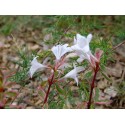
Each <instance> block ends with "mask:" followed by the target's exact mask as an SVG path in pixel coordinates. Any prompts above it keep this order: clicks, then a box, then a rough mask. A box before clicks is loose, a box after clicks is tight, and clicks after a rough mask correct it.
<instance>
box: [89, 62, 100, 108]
mask: <svg viewBox="0 0 125 125" xmlns="http://www.w3.org/2000/svg"><path fill="white" fill-rule="evenodd" d="M98 70H99V64H96V69H95V71H94V76H93V80H92V83H91V90H90V95H89V102H88V105H87V108H88V109H90V107H91V100H92V95H93V89H94V87H95V79H96V75H97V72H98Z"/></svg>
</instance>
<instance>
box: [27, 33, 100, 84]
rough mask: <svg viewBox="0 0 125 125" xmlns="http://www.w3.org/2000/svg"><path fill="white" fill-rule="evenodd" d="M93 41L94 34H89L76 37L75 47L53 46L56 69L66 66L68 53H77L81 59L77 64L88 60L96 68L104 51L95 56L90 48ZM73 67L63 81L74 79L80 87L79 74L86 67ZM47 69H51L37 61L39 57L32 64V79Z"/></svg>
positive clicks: (65, 45)
mask: <svg viewBox="0 0 125 125" xmlns="http://www.w3.org/2000/svg"><path fill="white" fill-rule="evenodd" d="M91 39H92V34H89V35H88V36H87V37H84V36H82V35H80V34H77V35H76V37H74V45H72V46H70V47H69V46H68V44H64V45H56V46H53V47H52V49H51V51H52V52H53V54H54V55H55V57H56V64H55V69H56V70H58V69H59V68H60V67H61V66H62V65H64V64H65V62H64V58H65V55H66V54H67V53H75V54H76V55H77V56H78V57H79V58H78V59H77V62H79V63H81V62H82V61H83V60H88V62H89V63H90V64H91V66H92V67H93V68H95V67H96V63H99V62H100V57H101V55H102V51H101V50H98V51H97V52H96V53H95V56H94V55H93V54H92V52H91V50H90V47H89V43H90V41H91ZM73 65H74V69H73V70H71V71H70V72H69V73H67V74H66V75H65V76H64V77H63V79H66V78H72V79H74V80H75V81H76V83H77V85H78V78H77V74H78V73H79V72H81V71H83V70H84V67H82V66H79V67H76V66H75V64H73ZM45 68H49V67H48V66H47V65H43V64H40V63H39V62H38V61H37V57H35V58H34V59H33V61H32V62H31V68H30V71H29V73H30V77H32V76H33V74H34V73H35V72H38V71H41V70H44V69H45ZM63 70H64V68H63ZM61 79H62V78H61Z"/></svg>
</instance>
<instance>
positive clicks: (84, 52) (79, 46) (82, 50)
mask: <svg viewBox="0 0 125 125" xmlns="http://www.w3.org/2000/svg"><path fill="white" fill-rule="evenodd" d="M91 39H92V34H89V35H88V36H87V37H84V36H82V35H80V34H77V35H76V38H74V44H75V45H73V46H72V47H71V49H72V50H74V51H75V52H76V54H77V55H78V56H79V57H80V58H79V59H78V60H77V61H78V62H82V61H83V60H84V59H87V60H89V62H91V57H93V58H95V57H94V56H93V55H92V53H91V51H90V47H89V43H90V41H91Z"/></svg>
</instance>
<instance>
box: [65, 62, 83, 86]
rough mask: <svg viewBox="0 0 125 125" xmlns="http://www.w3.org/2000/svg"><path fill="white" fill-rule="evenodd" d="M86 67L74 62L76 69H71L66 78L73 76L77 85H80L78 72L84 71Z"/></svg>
mask: <svg viewBox="0 0 125 125" xmlns="http://www.w3.org/2000/svg"><path fill="white" fill-rule="evenodd" d="M83 70H84V68H83V67H81V66H79V67H76V66H75V64H74V69H73V70H71V71H70V72H69V73H67V74H66V75H65V76H64V78H72V79H74V80H75V81H76V83H77V86H78V78H77V74H78V73H79V72H81V71H83Z"/></svg>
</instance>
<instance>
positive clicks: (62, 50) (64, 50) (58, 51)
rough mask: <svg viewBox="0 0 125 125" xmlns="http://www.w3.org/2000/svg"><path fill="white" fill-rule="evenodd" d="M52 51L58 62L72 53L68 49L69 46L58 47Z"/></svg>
mask: <svg viewBox="0 0 125 125" xmlns="http://www.w3.org/2000/svg"><path fill="white" fill-rule="evenodd" d="M51 50H52V52H53V53H54V55H55V56H56V60H60V59H61V57H62V56H63V55H64V54H66V53H67V52H70V51H71V48H70V47H68V44H64V45H56V46H54V47H53V48H52V49H51Z"/></svg>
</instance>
